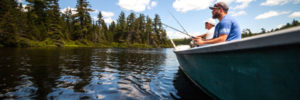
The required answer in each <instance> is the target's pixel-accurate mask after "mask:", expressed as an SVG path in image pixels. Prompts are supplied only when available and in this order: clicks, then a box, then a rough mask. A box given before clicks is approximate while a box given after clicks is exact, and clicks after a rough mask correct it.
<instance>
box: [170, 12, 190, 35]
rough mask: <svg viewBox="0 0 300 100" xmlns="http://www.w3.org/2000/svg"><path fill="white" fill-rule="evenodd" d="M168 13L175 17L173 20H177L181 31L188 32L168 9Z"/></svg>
mask: <svg viewBox="0 0 300 100" xmlns="http://www.w3.org/2000/svg"><path fill="white" fill-rule="evenodd" d="M169 14H170V15H171V16H172V17H173V19H175V21H176V22H177V24H179V26H180V27H181V28H182V29H183V31H184V32H185V33H186V34H188V32H187V31H186V30H185V28H184V27H183V26H182V24H181V23H180V22H179V21H178V20H177V18H176V17H175V16H174V15H173V14H172V13H171V12H170V11H169Z"/></svg>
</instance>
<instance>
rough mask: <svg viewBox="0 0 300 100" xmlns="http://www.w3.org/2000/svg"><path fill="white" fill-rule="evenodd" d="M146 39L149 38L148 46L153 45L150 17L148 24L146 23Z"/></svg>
mask: <svg viewBox="0 0 300 100" xmlns="http://www.w3.org/2000/svg"><path fill="white" fill-rule="evenodd" d="M146 35H147V36H146V37H147V39H146V40H147V44H148V45H152V41H151V40H152V39H151V37H152V20H151V18H150V17H149V16H147V23H146Z"/></svg>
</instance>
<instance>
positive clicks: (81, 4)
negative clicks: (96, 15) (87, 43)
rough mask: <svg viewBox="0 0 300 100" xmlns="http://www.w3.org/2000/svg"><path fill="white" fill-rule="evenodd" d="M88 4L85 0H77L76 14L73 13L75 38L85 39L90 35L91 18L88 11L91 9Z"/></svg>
mask: <svg viewBox="0 0 300 100" xmlns="http://www.w3.org/2000/svg"><path fill="white" fill-rule="evenodd" d="M88 7H89V4H88V2H87V1H86V0H77V5H76V8H77V9H76V11H77V14H75V15H74V17H75V20H74V29H75V30H74V34H73V37H74V39H75V40H78V39H79V40H80V39H83V38H84V39H87V38H88V35H90V33H91V32H90V31H89V29H90V28H91V27H92V19H91V16H90V14H89V11H93V10H92V9H90V8H88Z"/></svg>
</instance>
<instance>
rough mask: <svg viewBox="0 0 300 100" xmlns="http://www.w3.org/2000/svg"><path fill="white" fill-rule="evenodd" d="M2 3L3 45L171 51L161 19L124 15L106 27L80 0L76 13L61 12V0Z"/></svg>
mask: <svg viewBox="0 0 300 100" xmlns="http://www.w3.org/2000/svg"><path fill="white" fill-rule="evenodd" d="M26 1H27V3H28V4H27V6H26V7H25V8H24V7H23V4H21V3H19V4H18V3H17V2H16V0H1V1H0V44H1V46H2V45H3V46H18V47H44V46H46V47H85V46H86V47H118V48H153V47H155V48H158V47H171V45H170V43H169V42H168V38H167V36H166V30H165V29H163V27H162V26H161V19H160V17H159V15H157V14H156V15H155V18H154V19H153V20H152V19H151V18H150V17H149V16H145V15H143V14H140V15H139V16H136V14H134V13H130V14H129V15H128V16H127V17H126V16H125V13H124V12H121V13H120V15H119V18H118V19H117V21H116V22H114V21H113V22H112V23H111V24H110V25H107V24H106V23H105V21H104V19H103V16H102V14H101V12H99V14H98V16H97V17H98V20H96V21H93V20H92V18H91V16H90V12H91V11H93V10H92V9H90V4H89V2H87V0H77V4H76V10H74V11H76V12H77V13H72V10H71V9H67V10H66V11H65V12H63V13H61V12H60V10H59V9H60V7H59V4H58V1H59V0H26Z"/></svg>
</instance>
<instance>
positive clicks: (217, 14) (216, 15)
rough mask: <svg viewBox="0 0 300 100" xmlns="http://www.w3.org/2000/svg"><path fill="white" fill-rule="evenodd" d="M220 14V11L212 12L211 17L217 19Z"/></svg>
mask: <svg viewBox="0 0 300 100" xmlns="http://www.w3.org/2000/svg"><path fill="white" fill-rule="evenodd" d="M220 16H221V14H220V13H216V14H214V15H213V16H212V18H213V19H217V18H219V17H220Z"/></svg>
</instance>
